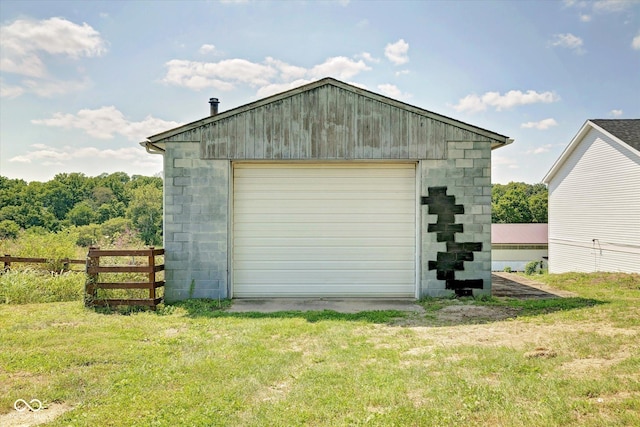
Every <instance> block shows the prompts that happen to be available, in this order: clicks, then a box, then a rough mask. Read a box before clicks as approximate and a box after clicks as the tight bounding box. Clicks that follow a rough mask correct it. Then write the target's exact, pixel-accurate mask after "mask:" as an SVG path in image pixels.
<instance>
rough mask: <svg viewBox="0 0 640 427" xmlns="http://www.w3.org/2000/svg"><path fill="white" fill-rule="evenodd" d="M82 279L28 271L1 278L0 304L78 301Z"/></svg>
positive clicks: (23, 270) (26, 269) (82, 276)
mask: <svg viewBox="0 0 640 427" xmlns="http://www.w3.org/2000/svg"><path fill="white" fill-rule="evenodd" d="M84 280H85V275H84V274H82V273H74V272H66V273H62V274H56V273H50V272H46V271H41V270H36V269H33V268H30V267H27V268H25V269H22V270H15V271H7V272H5V273H3V274H2V275H0V304H31V303H40V302H62V301H79V300H81V299H82V294H83V292H84Z"/></svg>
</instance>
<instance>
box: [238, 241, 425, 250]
mask: <svg viewBox="0 0 640 427" xmlns="http://www.w3.org/2000/svg"><path fill="white" fill-rule="evenodd" d="M397 240H398V239H397V238H395V237H309V238H296V239H292V238H277V237H274V238H259V237H256V238H251V237H248V238H242V239H236V238H234V239H233V242H234V245H237V246H243V245H252V246H263V247H272V246H273V247H278V246H279V247H291V248H297V247H300V246H306V247H323V246H324V247H335V246H350V247H353V248H360V249H363V248H365V249H366V248H367V247H368V246H379V247H389V248H393V247H397V246H400V247H402V246H403V244H402V243H398V241H397ZM411 248H414V246H411ZM363 250H364V249H363ZM365 253H366V251H365Z"/></svg>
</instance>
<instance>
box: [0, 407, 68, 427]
mask: <svg viewBox="0 0 640 427" xmlns="http://www.w3.org/2000/svg"><path fill="white" fill-rule="evenodd" d="M72 409H73V407H71V406H70V405H67V404H65V403H51V404H49V405H47V407H46V408H42V409H41V410H39V411H33V412H32V411H23V412H18V411H15V410H14V411H12V412H9V413H7V414H2V415H0V425H1V426H3V427H31V426H37V425H40V424H44V423H48V422H51V421H53V420H55V419H56V418H58V417H59V416H60V415H62V414H64V413H65V412H67V411H70V410H72Z"/></svg>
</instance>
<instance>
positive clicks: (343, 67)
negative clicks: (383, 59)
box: [309, 56, 371, 80]
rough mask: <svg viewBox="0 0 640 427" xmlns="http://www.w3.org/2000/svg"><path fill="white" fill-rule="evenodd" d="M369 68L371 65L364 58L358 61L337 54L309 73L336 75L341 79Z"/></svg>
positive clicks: (319, 76)
mask: <svg viewBox="0 0 640 427" xmlns="http://www.w3.org/2000/svg"><path fill="white" fill-rule="evenodd" d="M368 70H371V67H369V66H368V65H367V64H365V63H364V61H362V60H360V61H357V62H356V61H354V60H353V59H349V58H347V57H344V56H335V57H333V58H328V59H327V60H326V61H324V62H323V63H322V64H318V65H316V66H315V67H313V68H312V69H310V70H309V75H310V76H311V77H318V78H321V77H335V78H337V79H339V80H346V79H350V78H351V77H353V76H355V75H356V74H359V73H360V72H362V71H368Z"/></svg>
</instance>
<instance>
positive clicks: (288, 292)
mask: <svg viewBox="0 0 640 427" xmlns="http://www.w3.org/2000/svg"><path fill="white" fill-rule="evenodd" d="M413 288H414V284H413V282H412V283H411V284H402V285H396V286H394V287H393V288H390V287H389V285H388V284H386V283H385V284H370V283H359V282H352V283H350V284H349V286H346V285H344V284H339V283H338V284H330V283H312V284H310V285H308V286H307V284H302V283H296V284H291V285H282V284H279V283H268V284H264V285H255V284H251V285H248V286H246V288H244V290H243V297H246V298H251V297H264V296H265V295H267V294H268V295H269V296H272V297H283V298H286V297H329V298H331V297H334V298H345V297H346V298H348V297H363V296H366V297H369V298H375V297H385V298H393V297H399V298H403V297H407V295H410V294H412V293H413Z"/></svg>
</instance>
